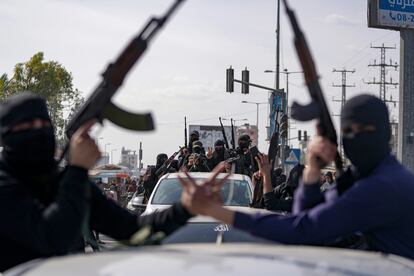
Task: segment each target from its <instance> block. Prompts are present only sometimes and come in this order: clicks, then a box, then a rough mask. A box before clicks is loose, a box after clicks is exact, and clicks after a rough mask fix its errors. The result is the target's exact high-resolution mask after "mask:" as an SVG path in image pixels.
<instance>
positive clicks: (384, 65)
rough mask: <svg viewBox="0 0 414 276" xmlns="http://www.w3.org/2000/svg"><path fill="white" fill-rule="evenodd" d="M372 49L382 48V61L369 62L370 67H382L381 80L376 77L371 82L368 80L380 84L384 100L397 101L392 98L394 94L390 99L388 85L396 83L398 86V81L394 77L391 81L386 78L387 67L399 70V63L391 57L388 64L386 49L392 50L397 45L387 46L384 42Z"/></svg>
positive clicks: (380, 91) (380, 95) (381, 96)
mask: <svg viewBox="0 0 414 276" xmlns="http://www.w3.org/2000/svg"><path fill="white" fill-rule="evenodd" d="M371 48H372V49H380V50H381V62H380V63H379V64H377V61H376V60H374V63H373V64H372V63H371V64H369V65H368V67H380V81H376V80H375V78H374V80H373V81H370V82H366V83H367V84H375V85H379V87H380V90H379V97H380V99H381V100H382V101H384V102H385V103H389V102H392V103H394V104H395V103H396V101H393V100H392V95H391V97H390V99H388V98H387V86H388V85H394V86H397V85H398V83H396V82H393V81H392V78H390V81H387V80H386V76H387V71H386V69H387V68H389V67H391V68H395V70H397V67H398V65H397V63H395V64H393V62H392V60H391V59H390V63H389V64H387V63H386V61H385V59H386V50H391V49H396V48H395V46H394V47H387V46H384V44H382V46H372V45H371Z"/></svg>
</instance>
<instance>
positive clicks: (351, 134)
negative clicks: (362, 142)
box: [342, 124, 377, 139]
mask: <svg viewBox="0 0 414 276" xmlns="http://www.w3.org/2000/svg"><path fill="white" fill-rule="evenodd" d="M375 131H377V128H376V127H375V126H373V125H360V124H351V125H349V126H347V127H344V128H343V129H342V137H343V138H345V139H353V138H355V136H356V135H357V134H359V133H364V132H375Z"/></svg>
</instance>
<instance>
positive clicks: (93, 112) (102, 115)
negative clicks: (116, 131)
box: [62, 0, 184, 157]
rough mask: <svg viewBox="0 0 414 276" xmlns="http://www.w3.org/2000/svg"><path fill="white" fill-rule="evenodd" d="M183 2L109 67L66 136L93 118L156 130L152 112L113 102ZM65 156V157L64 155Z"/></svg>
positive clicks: (178, 0)
mask: <svg viewBox="0 0 414 276" xmlns="http://www.w3.org/2000/svg"><path fill="white" fill-rule="evenodd" d="M183 1H184V0H175V2H174V3H173V5H172V6H171V7H170V8H169V9H168V10H167V12H166V13H165V15H164V16H162V17H152V18H150V20H149V21H148V23H147V24H146V25H145V26H144V28H143V29H142V30H141V32H140V33H139V34H138V35H137V36H136V37H135V38H134V39H132V41H131V42H130V43H129V44H128V46H127V47H126V48H125V49H124V50H123V51H122V53H121V54H120V55H119V56H118V58H117V59H116V61H115V62H114V63H111V64H109V66H108V68H107V69H106V70H105V72H104V73H103V74H102V76H103V79H102V81H101V82H100V83H99V84H98V86H97V87H96V89H95V90H94V91H93V93H92V94H91V96H90V97H89V98H88V99H87V100H86V101H85V103H84V104H83V105H82V106H81V108H80V110H79V111H78V112H77V113H76V114H75V115H74V116H73V117H72V118H71V120H70V121H69V123H68V125H67V127H66V135H67V136H68V138H70V137H71V136H72V135H73V133H74V132H75V131H76V130H77V129H78V128H79V127H80V126H81V125H83V124H84V123H85V122H87V121H89V120H91V119H96V120H98V121H99V122H100V123H102V122H103V119H108V120H110V121H111V122H112V123H114V124H116V125H118V126H120V127H123V128H126V129H130V130H136V131H139V130H140V131H149V130H153V129H154V123H153V120H152V116H151V114H150V113H146V114H134V113H130V112H127V111H124V110H122V109H121V108H119V107H117V106H116V105H114V104H113V103H112V102H111V99H112V97H113V96H114V95H115V93H116V92H117V91H118V89H119V87H120V86H121V85H122V83H123V81H124V79H125V77H126V75H127V74H128V72H129V71H130V70H131V68H132V67H133V66H134V64H135V63H136V62H137V61H138V60H139V59H140V57H141V56H142V55H143V54H144V53H145V51H146V49H147V47H148V45H149V43H150V42H151V40H152V38H153V37H154V36H155V34H156V33H157V32H158V31H159V30H160V29H161V28H162V27H163V26H164V24H165V23H166V22H167V21H168V19H169V18H170V17H171V15H172V14H173V12H174V11H175V10H176V9H177V8H178V6H179V5H180V4H181V3H182V2H183ZM67 149H68V145H66V147H65V150H64V152H66V151H67ZM63 156H64V154H62V157H63Z"/></svg>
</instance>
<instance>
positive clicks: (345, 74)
mask: <svg viewBox="0 0 414 276" xmlns="http://www.w3.org/2000/svg"><path fill="white" fill-rule="evenodd" d="M332 72H333V73H341V75H342V84H340V85H338V84H332V86H333V87H341V88H342V95H341V100H335V99H332V101H334V102H340V103H341V110H342V109H343V108H344V105H345V102H346V89H347V88H348V87H355V84H353V85H348V84H347V82H346V77H347V74H348V73H351V74H353V73H355V69H353V70H346V69H345V68H344V69H342V70H336V69H333V71H332ZM340 128H342V126H341V127H340ZM339 149H340V152H341V155H342V158H343V156H344V154H343V151H342V139H340V140H339Z"/></svg>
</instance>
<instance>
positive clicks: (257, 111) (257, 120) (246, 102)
mask: <svg viewBox="0 0 414 276" xmlns="http://www.w3.org/2000/svg"><path fill="white" fill-rule="evenodd" d="M242 103H245V104H255V105H256V127H257V142H258V143H259V105H261V104H268V103H267V102H262V103H257V102H249V101H242Z"/></svg>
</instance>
